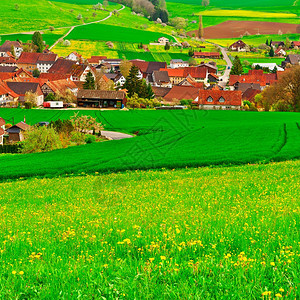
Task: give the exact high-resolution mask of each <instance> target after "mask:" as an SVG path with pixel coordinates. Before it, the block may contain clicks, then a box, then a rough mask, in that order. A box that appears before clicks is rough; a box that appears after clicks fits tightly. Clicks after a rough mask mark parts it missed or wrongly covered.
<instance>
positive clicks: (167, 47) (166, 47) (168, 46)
mask: <svg viewBox="0 0 300 300" xmlns="http://www.w3.org/2000/svg"><path fill="white" fill-rule="evenodd" d="M170 48H171V47H170V43H169V42H167V43H166V44H165V50H166V51H168V50H170Z"/></svg>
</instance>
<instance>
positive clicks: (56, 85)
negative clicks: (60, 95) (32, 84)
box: [46, 79, 77, 92]
mask: <svg viewBox="0 0 300 300" xmlns="http://www.w3.org/2000/svg"><path fill="white" fill-rule="evenodd" d="M46 84H47V85H48V86H49V87H50V89H51V90H52V91H53V92H64V91H65V90H66V89H68V88H69V89H76V88H77V86H76V84H75V83H74V82H73V81H71V80H66V79H62V80H56V81H49V82H47V83H46Z"/></svg>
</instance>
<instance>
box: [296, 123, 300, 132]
mask: <svg viewBox="0 0 300 300" xmlns="http://www.w3.org/2000/svg"><path fill="white" fill-rule="evenodd" d="M296 125H297V127H298V129H299V130H300V125H299V123H298V122H296Z"/></svg>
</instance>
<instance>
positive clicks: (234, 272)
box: [0, 149, 300, 299]
mask: <svg viewBox="0 0 300 300" xmlns="http://www.w3.org/2000/svg"><path fill="white" fill-rule="evenodd" d="M195 150H196V149H195ZM65 159H68V157H65ZM1 167H2V164H1ZM41 167H42V165H41ZM1 169H2V168H1ZM299 177H300V162H299V161H297V162H286V163H274V164H269V165H254V166H253V165H250V166H239V167H230V168H213V169H212V168H201V169H184V170H163V171H161V172H160V171H147V172H143V171H137V172H136V171H134V172H126V173H124V174H107V175H96V176H95V175H94V176H90V175H88V176H79V177H78V176H76V177H70V178H62V177H58V178H53V179H45V178H43V179H30V180H18V181H14V182H5V183H0V190H1V196H0V198H1V210H0V228H1V234H0V241H1V244H2V248H1V259H2V264H1V273H0V287H1V289H0V298H2V299H78V298H82V299H162V298H163V299H271V296H270V297H267V296H262V295H272V299H279V296H278V295H280V297H281V296H283V297H284V298H286V299H299V297H300V291H299V288H298V289H297V287H299V278H300V271H299V263H300V249H299V240H300V233H299V222H300V219H299V212H300V203H299V199H300V189H299V186H298V185H299ZM7 287H9V288H7ZM162 295H163V296H162ZM275 295H277V296H275Z"/></svg>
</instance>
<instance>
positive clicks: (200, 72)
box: [184, 67, 207, 79]
mask: <svg viewBox="0 0 300 300" xmlns="http://www.w3.org/2000/svg"><path fill="white" fill-rule="evenodd" d="M188 75H191V76H192V77H193V78H195V79H204V78H206V75H207V69H204V68H198V67H186V68H184V77H187V76H188Z"/></svg>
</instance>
